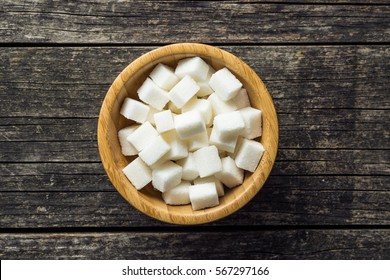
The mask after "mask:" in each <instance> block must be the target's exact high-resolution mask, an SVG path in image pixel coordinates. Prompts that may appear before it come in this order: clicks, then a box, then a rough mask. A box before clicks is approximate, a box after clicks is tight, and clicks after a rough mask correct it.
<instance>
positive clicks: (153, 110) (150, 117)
mask: <svg viewBox="0 0 390 280" xmlns="http://www.w3.org/2000/svg"><path fill="white" fill-rule="evenodd" d="M149 109H150V110H149V113H148V116H147V118H146V120H147V121H148V122H150V123H151V124H152V125H154V126H155V125H156V122H155V121H154V114H157V113H158V112H161V110H157V109H156V108H154V107H152V106H149Z"/></svg>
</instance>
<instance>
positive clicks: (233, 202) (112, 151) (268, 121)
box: [98, 44, 278, 224]
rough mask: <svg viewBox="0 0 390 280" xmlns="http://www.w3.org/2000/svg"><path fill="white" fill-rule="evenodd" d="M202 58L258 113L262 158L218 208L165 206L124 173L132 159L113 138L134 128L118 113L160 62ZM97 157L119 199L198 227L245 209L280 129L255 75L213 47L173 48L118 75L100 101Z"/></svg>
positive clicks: (156, 194)
mask: <svg viewBox="0 0 390 280" xmlns="http://www.w3.org/2000/svg"><path fill="white" fill-rule="evenodd" d="M193 56H200V57H201V58H203V59H204V60H205V61H206V62H207V63H209V64H210V65H211V66H212V67H213V68H214V69H216V70H218V69H221V68H223V67H227V68H228V69H229V70H230V71H231V72H232V73H233V74H234V75H235V76H236V77H237V78H238V79H239V80H240V81H241V83H242V84H243V86H244V87H245V88H246V90H247V92H248V95H249V98H250V101H251V105H252V107H255V108H258V109H260V110H262V126H263V134H262V136H261V137H260V138H258V139H255V140H257V141H260V142H261V143H262V144H263V146H264V148H265V153H264V155H263V157H262V159H261V161H260V163H259V166H258V168H257V169H256V171H255V172H254V173H248V172H245V179H244V182H243V184H242V185H241V186H238V187H236V188H233V189H229V190H227V191H226V192H225V196H223V197H221V198H220V204H219V206H217V207H213V208H209V209H205V210H200V211H193V210H192V208H191V206H190V205H185V206H169V205H166V204H165V203H164V201H163V200H162V198H161V193H160V192H158V191H155V190H154V189H153V187H152V185H151V184H149V185H148V186H146V187H144V188H143V189H142V190H141V191H137V190H136V189H135V188H134V187H133V186H132V185H131V183H130V182H129V181H128V179H127V178H126V177H125V175H124V174H123V173H122V169H123V168H124V167H125V166H126V165H127V164H128V163H130V162H131V161H132V160H133V159H134V158H135V157H126V156H123V155H122V153H121V148H120V144H119V140H118V137H117V133H118V131H119V130H120V129H121V128H124V127H126V126H129V125H131V124H134V122H132V121H129V120H127V119H126V118H124V117H123V116H122V115H121V114H120V113H119V111H120V107H121V105H122V103H123V100H124V99H125V97H130V98H133V99H137V100H139V98H138V96H137V89H138V88H139V87H140V86H141V84H142V83H143V81H144V80H145V79H146V78H147V77H148V75H149V74H150V72H151V71H152V69H153V68H154V67H155V66H156V65H157V64H158V63H160V62H161V63H164V64H167V65H169V66H171V67H175V66H176V65H177V62H178V61H179V60H180V59H183V58H186V57H193ZM98 140H99V152H100V155H101V159H102V162H103V165H104V167H105V169H106V171H107V174H108V176H109V177H110V180H111V181H112V183H113V184H114V186H115V187H116V189H117V190H118V191H119V192H120V193H121V195H122V196H123V197H124V198H125V199H126V200H127V201H128V202H129V203H131V204H132V205H133V206H134V207H136V208H137V209H139V210H140V211H142V212H144V213H145V214H147V215H149V216H151V217H154V218H156V219H159V220H161V221H165V222H169V223H175V224H199V223H206V222H210V221H214V220H217V219H220V218H222V217H225V216H227V215H229V214H230V213H233V212H235V211H236V210H238V209H239V208H241V207H242V206H243V205H245V204H246V203H247V202H248V201H249V200H250V199H251V198H252V197H253V196H254V195H255V194H256V193H257V192H258V191H259V190H260V188H261V187H262V185H263V184H264V182H265V180H266V179H267V177H268V175H269V173H270V171H271V169H272V165H273V163H274V161H275V156H276V150H277V145H278V124H277V118H276V112H275V109H274V105H273V102H272V99H271V97H270V95H269V93H268V91H267V89H266V88H265V86H264V84H263V82H262V81H261V80H260V78H259V77H258V76H257V75H256V74H255V73H254V71H253V70H252V69H251V68H250V67H249V66H248V65H246V64H245V63H244V62H242V61H241V60H240V59H238V58H237V57H235V56H234V55H232V54H230V53H227V52H225V51H223V50H220V49H218V48H215V47H211V46H207V45H201V44H176V45H170V46H166V47H162V48H159V49H157V50H155V51H152V52H149V53H147V54H145V55H143V56H141V57H140V58H138V59H137V60H135V61H134V62H132V63H131V64H130V65H129V66H128V67H126V69H124V70H123V72H122V73H121V74H120V75H119V76H118V78H117V79H116V80H115V82H114V83H113V84H112V86H111V88H110V89H109V91H108V93H107V95H106V98H105V100H104V102H103V106H102V109H101V113H100V117H99V128H98Z"/></svg>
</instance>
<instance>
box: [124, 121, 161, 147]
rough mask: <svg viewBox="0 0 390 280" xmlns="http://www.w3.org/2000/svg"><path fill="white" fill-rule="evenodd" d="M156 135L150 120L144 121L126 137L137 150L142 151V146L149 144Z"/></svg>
mask: <svg viewBox="0 0 390 280" xmlns="http://www.w3.org/2000/svg"><path fill="white" fill-rule="evenodd" d="M157 136H158V132H157V130H156V129H155V128H154V127H153V126H152V125H151V124H150V122H144V123H143V124H142V125H141V126H140V127H138V128H137V129H136V130H134V132H133V133H131V134H130V135H129V136H128V137H127V141H129V142H130V143H131V144H132V145H133V146H134V148H136V149H137V151H139V152H140V151H142V149H143V148H145V147H146V146H148V145H149V143H150V142H151V141H153V139H154V138H156V137H157Z"/></svg>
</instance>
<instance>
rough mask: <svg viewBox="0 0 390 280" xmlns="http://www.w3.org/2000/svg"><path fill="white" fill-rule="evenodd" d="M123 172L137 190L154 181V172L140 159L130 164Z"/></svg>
mask: <svg viewBox="0 0 390 280" xmlns="http://www.w3.org/2000/svg"><path fill="white" fill-rule="evenodd" d="M122 171H123V173H124V174H125V175H126V177H127V178H128V179H129V180H130V182H131V183H132V184H133V186H134V187H135V188H136V189H137V190H140V189H142V188H143V187H145V186H146V185H147V184H149V183H150V182H151V181H152V170H151V169H150V168H149V167H148V166H147V165H146V164H145V163H144V162H143V161H142V159H140V158H139V157H137V158H136V159H134V160H133V161H132V162H130V163H129V164H128V165H127V166H126V167H125V168H123V170H122Z"/></svg>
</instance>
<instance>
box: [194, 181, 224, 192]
mask: <svg viewBox="0 0 390 280" xmlns="http://www.w3.org/2000/svg"><path fill="white" fill-rule="evenodd" d="M205 183H214V184H215V187H216V189H217V193H218V196H224V195H225V190H224V188H223V185H222V183H221V181H219V180H218V179H217V178H215V177H214V176H209V177H204V178H197V179H195V180H194V185H199V184H205Z"/></svg>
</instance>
